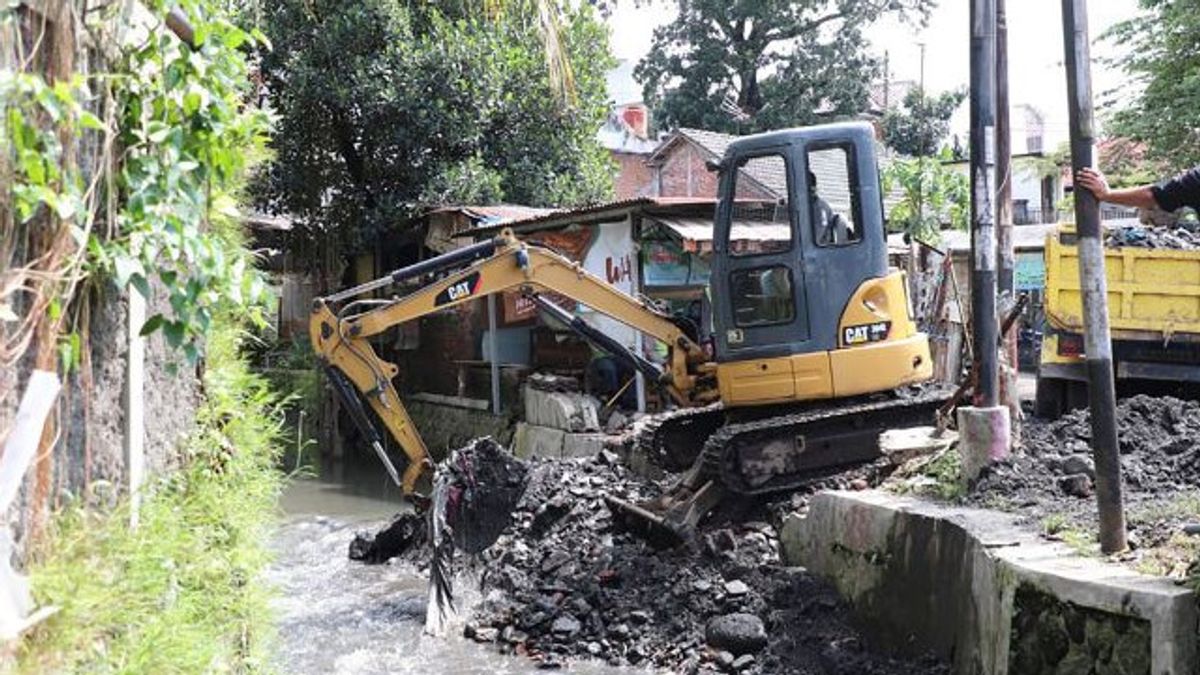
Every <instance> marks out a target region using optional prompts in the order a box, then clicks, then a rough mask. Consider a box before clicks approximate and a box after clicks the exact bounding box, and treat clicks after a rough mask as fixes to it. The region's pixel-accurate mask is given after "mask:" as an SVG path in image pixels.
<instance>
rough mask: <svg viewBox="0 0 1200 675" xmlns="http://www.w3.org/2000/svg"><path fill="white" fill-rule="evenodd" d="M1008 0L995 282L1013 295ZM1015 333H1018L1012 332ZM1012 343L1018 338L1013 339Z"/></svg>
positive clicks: (999, 53) (999, 55) (1002, 40)
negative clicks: (998, 261)
mask: <svg viewBox="0 0 1200 675" xmlns="http://www.w3.org/2000/svg"><path fill="white" fill-rule="evenodd" d="M1006 2H1007V0H996V180H997V181H998V183H999V184H998V185H997V188H996V247H997V253H998V254H999V260H1000V269H999V270H998V271H997V273H996V285H997V287H998V290H999V292H1000V295H1001V296H1003V295H1005V294H1008V296H1009V301H1010V302H1011V301H1012V300H1011V299H1012V295H1013V292H1014V290H1013V284H1014V281H1013V268H1014V267H1015V266H1016V265H1015V262H1014V255H1013V203H1012V125H1011V124H1010V123H1009V102H1008V11H1007V9H1006V8H1005V4H1006ZM1013 335H1016V334H1015V333H1013ZM1013 344H1014V345H1015V344H1016V341H1015V340H1013Z"/></svg>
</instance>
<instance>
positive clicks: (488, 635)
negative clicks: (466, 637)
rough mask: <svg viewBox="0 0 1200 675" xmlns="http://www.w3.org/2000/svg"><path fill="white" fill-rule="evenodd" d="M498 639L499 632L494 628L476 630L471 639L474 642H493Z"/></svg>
mask: <svg viewBox="0 0 1200 675" xmlns="http://www.w3.org/2000/svg"><path fill="white" fill-rule="evenodd" d="M498 637H500V631H499V630H498V629H496V628H476V629H475V634H474V635H472V636H471V639H472V640H474V641H476V642H495V641H496V638H498Z"/></svg>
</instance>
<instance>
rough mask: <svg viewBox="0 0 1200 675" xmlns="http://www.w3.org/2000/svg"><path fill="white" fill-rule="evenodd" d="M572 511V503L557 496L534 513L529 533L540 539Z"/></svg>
mask: <svg viewBox="0 0 1200 675" xmlns="http://www.w3.org/2000/svg"><path fill="white" fill-rule="evenodd" d="M570 512H571V505H570V504H568V503H567V502H566V500H565V499H563V498H562V497H555V498H554V499H551V500H550V501H548V502H546V503H545V504H542V505H541V506H540V507H539V508H538V510H537V512H536V513H534V514H533V522H532V523H531V524H530V525H529V534H530V535H531V536H533V537H536V538H538V539H540V538H542V537H543V536H545V534H546V533H547V532H549V531H550V528H552V527H554V524H555V523H557V522H558V521H560V520H562V518H563V516H565V515H567V514H568V513H570Z"/></svg>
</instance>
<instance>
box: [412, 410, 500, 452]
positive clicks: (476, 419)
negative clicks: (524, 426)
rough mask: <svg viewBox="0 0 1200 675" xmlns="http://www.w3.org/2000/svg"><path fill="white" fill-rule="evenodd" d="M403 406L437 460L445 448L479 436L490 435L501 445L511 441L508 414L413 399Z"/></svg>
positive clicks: (462, 444)
mask: <svg viewBox="0 0 1200 675" xmlns="http://www.w3.org/2000/svg"><path fill="white" fill-rule="evenodd" d="M405 407H406V408H408V414H409V415H410V416H411V417H412V419H413V423H414V424H416V426H417V431H418V432H420V434H421V438H423V439H425V445H426V447H428V448H429V452H430V454H432V455H433V456H434V458H435V459H441V458H443V457H445V456H446V454H447V452H448V451H449V450H451V449H453V448H461V447H462V446H464V445H466V444H467V443H468V442H470V441H471V440H473V439H476V438H479V437H481V436H491V437H492V438H494V439H496V442H497V443H500V444H501V445H508V444H509V443H510V442H511V441H512V435H513V420H512V417H511V416H510V415H493V414H492V413H491V412H490V411H487V410H475V409H472V408H460V407H456V406H451V405H442V404H438V403H426V402H424V401H413V400H409V401H405Z"/></svg>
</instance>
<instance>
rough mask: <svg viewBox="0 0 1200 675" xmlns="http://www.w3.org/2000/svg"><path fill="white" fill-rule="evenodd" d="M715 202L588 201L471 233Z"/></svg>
mask: <svg viewBox="0 0 1200 675" xmlns="http://www.w3.org/2000/svg"><path fill="white" fill-rule="evenodd" d="M716 204H717V200H716V199H707V198H703V197H634V198H633V199H623V200H619V201H615V202H604V203H600V204H591V205H589V206H580V207H577V208H573V209H560V210H558V211H553V212H551V213H547V214H545V215H541V216H535V217H531V218H523V219H519V220H514V221H510V222H507V223H502V224H499V225H490V226H487V227H480V228H476V229H475V231H473V232H471V234H490V233H492V232H498V231H500V230H501V229H502V228H505V227H511V228H513V229H514V230H515V231H518V232H521V231H528V230H532V229H539V228H543V227H558V226H559V225H570V224H573V223H578V222H580V221H584V222H586V221H599V220H604V219H606V218H609V217H617V216H620V215H623V214H624V213H625V212H627V211H631V210H634V209H642V208H686V207H694V208H703V207H714V208H715V207H716Z"/></svg>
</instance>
